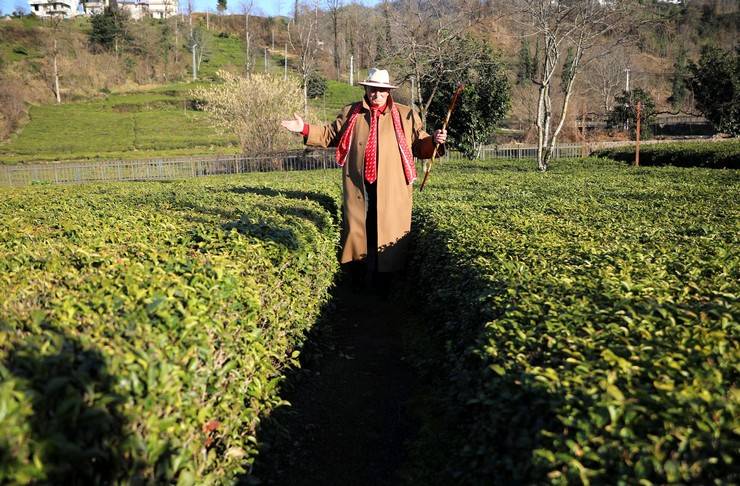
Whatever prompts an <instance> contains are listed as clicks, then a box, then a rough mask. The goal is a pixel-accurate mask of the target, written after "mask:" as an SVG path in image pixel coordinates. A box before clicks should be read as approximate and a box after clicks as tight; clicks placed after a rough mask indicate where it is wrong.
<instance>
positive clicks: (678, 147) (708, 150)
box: [594, 139, 740, 169]
mask: <svg viewBox="0 0 740 486" xmlns="http://www.w3.org/2000/svg"><path fill="white" fill-rule="evenodd" d="M594 155H596V156H597V157H606V158H609V159H614V160H621V161H623V162H629V163H632V162H634V160H635V148H634V147H617V148H611V149H604V150H598V151H596V152H595V153H594ZM640 165H644V166H657V165H674V166H677V167H709V168H713V169H740V140H739V139H733V140H726V141H720V142H675V143H665V144H651V145H641V146H640Z"/></svg>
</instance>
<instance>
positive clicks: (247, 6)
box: [241, 0, 254, 77]
mask: <svg viewBox="0 0 740 486" xmlns="http://www.w3.org/2000/svg"><path fill="white" fill-rule="evenodd" d="M253 7H254V0H249V1H243V2H241V10H242V12H243V13H244V44H245V45H244V72H245V73H246V75H247V77H249V76H250V75H251V74H252V50H251V46H250V42H251V38H250V33H249V16H250V15H251V13H252V8H253Z"/></svg>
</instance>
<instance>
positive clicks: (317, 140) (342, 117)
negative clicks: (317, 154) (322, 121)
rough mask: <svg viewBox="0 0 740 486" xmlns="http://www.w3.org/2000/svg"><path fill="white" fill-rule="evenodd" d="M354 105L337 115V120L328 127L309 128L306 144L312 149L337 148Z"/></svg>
mask: <svg viewBox="0 0 740 486" xmlns="http://www.w3.org/2000/svg"><path fill="white" fill-rule="evenodd" d="M351 109H352V105H348V106H345V107H344V108H342V111H341V112H340V113H339V114H338V115H337V118H336V120H334V121H333V122H331V123H329V124H328V125H324V126H321V125H311V126H309V128H308V136H307V137H306V138H305V140H304V143H305V144H306V145H309V146H311V147H336V146H337V145H338V144H339V137H340V136H341V132H342V127H343V126H344V122H345V121H346V120H347V116H348V115H349V111H350V110H351Z"/></svg>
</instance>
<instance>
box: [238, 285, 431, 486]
mask: <svg viewBox="0 0 740 486" xmlns="http://www.w3.org/2000/svg"><path fill="white" fill-rule="evenodd" d="M411 319H414V315H413V313H412V312H411V311H410V307H409V306H408V305H407V302H404V301H403V298H401V297H397V296H395V297H394V296H390V297H382V296H378V295H376V294H375V293H373V292H371V291H370V290H361V291H357V290H352V289H350V286H349V284H348V283H346V282H345V283H340V284H339V285H338V286H337V287H336V288H335V289H334V290H333V298H332V300H331V302H330V304H329V305H328V306H327V309H326V312H325V313H324V315H323V316H322V317H321V319H320V320H319V322H318V324H317V326H316V327H315V328H314V329H313V330H312V332H311V335H310V336H309V339H308V341H307V344H306V346H305V348H304V350H303V352H302V353H301V366H302V367H301V369H300V370H296V371H293V372H291V373H290V374H289V375H288V377H287V380H286V382H285V383H284V385H283V391H282V393H281V396H283V397H284V398H285V399H286V400H288V401H289V402H290V403H291V404H292V406H291V407H280V408H279V409H278V410H276V411H275V412H274V413H273V415H272V416H271V417H270V419H269V420H267V421H265V423H264V424H263V426H262V428H261V430H259V431H258V433H257V438H258V440H259V441H260V443H261V444H263V445H262V446H261V450H260V454H259V457H258V459H257V462H256V464H255V467H254V469H253V471H252V475H251V476H250V478H249V479H247V481H246V483H247V484H257V483H258V484H270V485H272V484H275V485H277V484H279V485H309V484H315V485H318V484H320V485H353V486H358V485H376V484H378V485H379V484H383V485H393V484H400V483H401V474H402V473H401V471H402V470H403V465H404V462H405V461H406V460H407V459H408V454H407V450H408V445H409V443H410V441H411V440H413V438H414V437H415V435H416V433H417V430H418V424H417V423H416V421H415V420H414V418H413V408H414V400H415V399H416V398H415V397H416V395H417V394H418V393H417V392H418V386H419V384H418V380H417V376H416V375H415V371H414V369H413V367H412V366H411V364H410V363H409V360H408V357H407V356H404V341H406V342H408V341H409V336H408V329H409V327H408V325H409V324H410V322H411Z"/></svg>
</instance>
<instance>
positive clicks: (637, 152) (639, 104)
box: [635, 101, 642, 167]
mask: <svg viewBox="0 0 740 486" xmlns="http://www.w3.org/2000/svg"><path fill="white" fill-rule="evenodd" d="M641 111H642V101H638V102H637V133H636V137H637V138H636V142H637V143H636V144H635V167H640V115H641V113H640V112H641Z"/></svg>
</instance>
